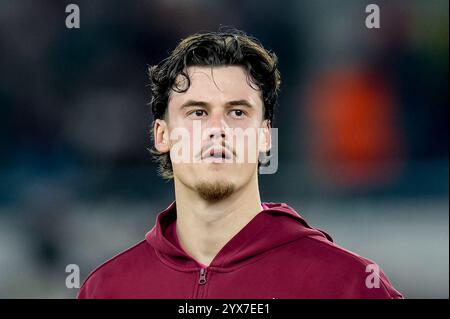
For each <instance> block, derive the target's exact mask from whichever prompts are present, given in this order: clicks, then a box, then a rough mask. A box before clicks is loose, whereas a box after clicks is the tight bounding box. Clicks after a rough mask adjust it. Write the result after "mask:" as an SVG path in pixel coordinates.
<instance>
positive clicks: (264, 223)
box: [145, 201, 333, 272]
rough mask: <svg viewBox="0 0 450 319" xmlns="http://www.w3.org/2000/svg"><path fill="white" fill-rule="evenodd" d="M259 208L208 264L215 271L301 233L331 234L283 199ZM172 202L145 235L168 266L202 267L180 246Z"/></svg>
mask: <svg viewBox="0 0 450 319" xmlns="http://www.w3.org/2000/svg"><path fill="white" fill-rule="evenodd" d="M262 207H263V210H262V211H261V212H259V213H258V214H257V215H256V216H255V217H254V218H253V219H252V220H251V221H250V222H249V223H248V224H247V225H246V226H244V228H242V229H241V230H240V231H239V233H237V234H236V235H235V236H234V237H233V238H231V239H230V240H229V241H228V243H227V244H225V246H224V247H223V248H222V249H221V250H220V251H219V253H218V254H217V255H216V256H215V257H214V259H213V261H212V262H211V264H210V265H209V268H214V269H215V270H216V271H224V272H226V271H232V270H233V269H236V268H239V267H241V266H243V265H244V264H246V263H248V262H252V261H253V259H254V258H257V257H258V256H260V255H262V254H263V253H264V252H266V251H268V250H270V249H273V248H275V247H278V246H281V245H284V244H287V243H290V242H292V241H295V240H297V239H300V238H303V237H315V236H319V237H322V238H324V239H326V240H329V241H331V242H332V241H333V240H332V238H331V237H330V236H329V235H328V234H327V233H325V232H324V231H321V230H319V229H315V228H312V227H311V226H309V225H308V223H307V222H306V221H305V219H304V218H303V217H301V216H300V215H299V214H298V213H297V212H296V211H295V210H294V209H293V208H291V207H290V206H288V205H287V204H285V203H262ZM175 222H176V202H175V201H174V202H172V203H171V204H170V205H169V207H167V208H166V209H165V210H163V211H162V212H160V213H159V214H158V216H157V218H156V223H155V226H153V228H152V229H151V230H150V231H149V232H148V233H147V234H146V236H145V239H146V241H147V243H148V244H150V245H151V246H152V247H153V248H154V249H155V251H156V254H157V255H158V257H159V258H160V259H161V261H163V262H164V263H165V264H167V265H168V266H170V267H172V268H175V269H177V270H180V271H197V270H198V269H199V267H204V266H203V265H201V264H200V263H198V262H197V261H196V260H194V259H193V258H192V257H191V256H189V255H188V254H187V253H186V252H185V251H184V250H183V248H182V247H181V245H180V243H179V241H178V238H177V235H176V223H175Z"/></svg>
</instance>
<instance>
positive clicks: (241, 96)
mask: <svg viewBox="0 0 450 319" xmlns="http://www.w3.org/2000/svg"><path fill="white" fill-rule="evenodd" d="M187 73H188V74H189V77H190V81H191V82H190V86H189V89H188V90H187V91H185V92H181V93H179V92H175V91H172V92H171V95H170V97H169V103H168V109H167V113H166V119H165V121H162V120H157V121H156V123H155V146H156V148H157V149H158V150H160V151H163V152H164V151H167V150H169V151H170V156H171V159H172V167H173V173H174V178H175V180H178V181H179V182H181V183H183V184H184V185H185V186H186V187H188V188H190V189H193V190H195V191H196V192H198V193H199V195H200V196H201V197H203V198H204V199H206V200H208V201H215V200H220V199H223V198H225V197H227V196H229V195H231V194H232V193H233V192H235V191H237V190H239V189H240V188H241V187H243V186H245V185H246V184H248V183H249V182H250V181H251V180H252V178H255V177H256V176H257V168H258V154H259V152H262V151H266V150H267V148H268V147H270V145H269V144H270V131H269V123H268V121H264V119H263V102H262V98H261V91H260V90H258V89H256V88H257V86H256V85H254V84H250V83H249V79H248V78H247V73H246V71H245V70H244V69H243V68H242V67H239V66H220V67H209V66H208V67H199V66H195V67H189V68H188V69H187ZM177 83H178V87H179V88H184V86H185V85H186V80H185V78H184V77H182V76H179V77H178V79H177ZM158 129H159V132H160V134H158ZM181 136H183V137H181ZM162 139H165V141H166V144H165V146H164V145H161V144H160V143H159V142H160V141H161V140H162ZM158 146H159V147H160V148H158ZM254 180H255V181H256V180H257V179H256V178H255V179H254Z"/></svg>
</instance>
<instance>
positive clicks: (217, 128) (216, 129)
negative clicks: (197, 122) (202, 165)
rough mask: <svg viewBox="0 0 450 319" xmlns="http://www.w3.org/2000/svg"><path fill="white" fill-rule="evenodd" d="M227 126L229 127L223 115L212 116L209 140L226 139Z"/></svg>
mask: <svg viewBox="0 0 450 319" xmlns="http://www.w3.org/2000/svg"><path fill="white" fill-rule="evenodd" d="M225 127H227V124H226V123H225V121H224V119H223V117H222V116H221V115H218V114H215V115H214V116H212V117H211V122H210V125H209V128H208V129H207V134H208V135H207V136H208V138H209V140H215V139H219V140H220V139H222V140H223V139H225V138H226V133H225Z"/></svg>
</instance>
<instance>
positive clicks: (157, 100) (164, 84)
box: [149, 30, 281, 179]
mask: <svg viewBox="0 0 450 319" xmlns="http://www.w3.org/2000/svg"><path fill="white" fill-rule="evenodd" d="M224 65H238V66H242V67H243V68H244V69H245V70H246V71H247V79H248V80H249V81H248V83H249V84H250V85H251V84H255V85H257V86H258V89H260V90H261V92H262V99H263V106H264V119H265V120H269V121H270V123H272V121H273V116H274V109H275V107H276V106H277V104H278V92H279V90H280V84H281V79H280V73H279V71H278V59H277V56H276V55H275V53H273V52H270V51H268V50H266V49H265V48H264V47H263V46H262V44H261V43H260V42H259V41H258V40H257V39H255V38H254V37H251V36H249V35H247V34H245V33H244V32H243V31H239V30H231V31H227V32H222V31H220V32H204V33H198V34H194V35H191V36H189V37H187V38H185V39H183V40H182V41H181V42H180V43H179V44H178V46H177V47H176V48H175V50H173V52H172V53H171V54H170V56H169V57H168V58H166V59H165V60H163V61H162V62H161V63H159V64H157V65H154V66H150V67H149V77H150V88H151V96H152V98H151V101H150V103H149V105H150V107H151V110H152V114H153V119H154V120H155V119H164V117H165V115H166V110H167V106H168V100H169V95H170V92H171V91H172V90H173V91H175V92H186V91H187V90H188V89H189V86H190V78H189V75H188V74H187V68H188V67H189V66H211V67H214V66H224ZM179 75H181V76H183V77H184V78H185V79H186V80H187V81H181V82H183V83H187V85H183V87H182V88H180V87H178V86H177V83H176V82H175V80H176V78H177V77H178V76H179ZM177 82H178V81H177ZM178 83H179V82H178ZM152 127H153V125H152ZM152 130H153V128H152V129H151V133H153V131H152ZM151 135H152V136H153V134H151ZM150 152H151V153H152V154H153V156H154V158H155V160H156V161H157V162H158V163H159V173H160V175H161V176H162V177H163V178H165V179H171V178H173V171H172V162H171V160H170V155H169V153H161V152H159V151H157V150H156V149H154V148H152V149H150Z"/></svg>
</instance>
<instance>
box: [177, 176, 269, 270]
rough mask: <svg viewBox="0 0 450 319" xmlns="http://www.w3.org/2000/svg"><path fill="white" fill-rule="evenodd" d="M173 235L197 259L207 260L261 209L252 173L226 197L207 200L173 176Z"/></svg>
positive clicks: (211, 258) (203, 262) (209, 261)
mask: <svg viewBox="0 0 450 319" xmlns="http://www.w3.org/2000/svg"><path fill="white" fill-rule="evenodd" d="M174 182H175V200H176V203H177V220H176V229H177V236H178V239H179V242H180V245H181V246H182V248H183V249H184V250H185V251H186V252H187V253H188V254H189V255H190V256H191V257H193V258H194V259H195V260H196V261H197V262H199V263H201V264H203V265H206V266H209V264H210V263H211V261H212V260H213V259H214V257H215V256H216V255H217V253H218V252H219V251H220V250H221V249H222V247H223V246H225V244H226V243H227V242H228V241H230V239H231V238H233V237H234V236H235V235H236V234H237V233H239V231H240V230H241V229H242V228H243V227H244V226H245V225H247V224H248V223H249V222H250V221H251V220H252V219H253V218H254V217H255V216H256V215H257V214H258V213H259V212H261V211H262V207H261V200H260V195H259V189H258V177H257V174H255V177H253V178H252V180H251V181H250V182H249V183H247V185H244V186H243V187H242V188H240V189H237V190H236V191H235V192H234V193H233V194H231V195H230V196H229V197H227V198H225V199H223V200H220V201H217V202H207V201H205V200H203V199H202V198H200V197H199V196H198V194H197V193H196V192H195V190H192V189H190V188H188V187H186V185H184V184H183V183H181V182H180V181H179V180H177V179H176V178H175V179H174Z"/></svg>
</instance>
